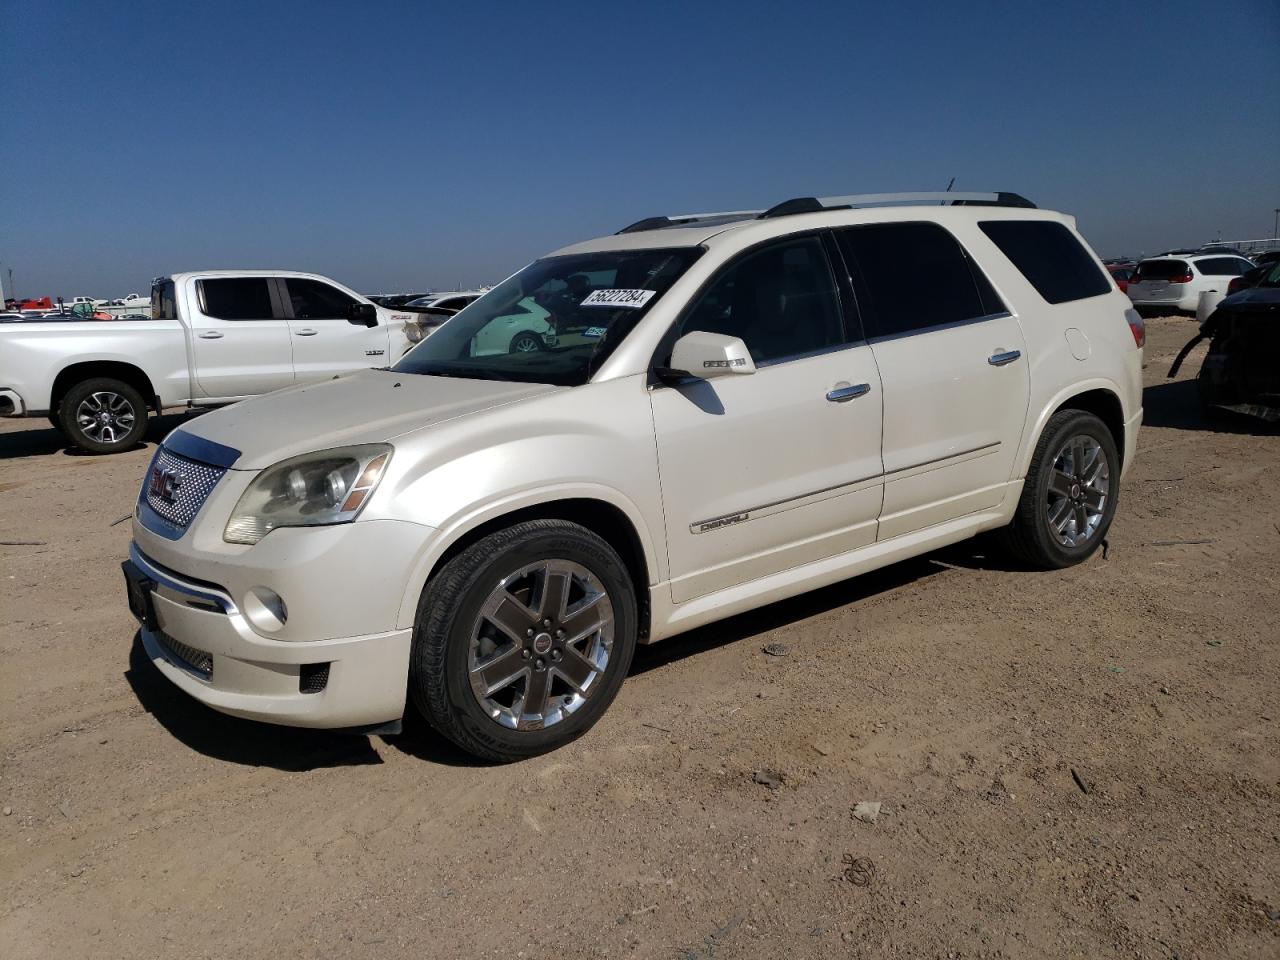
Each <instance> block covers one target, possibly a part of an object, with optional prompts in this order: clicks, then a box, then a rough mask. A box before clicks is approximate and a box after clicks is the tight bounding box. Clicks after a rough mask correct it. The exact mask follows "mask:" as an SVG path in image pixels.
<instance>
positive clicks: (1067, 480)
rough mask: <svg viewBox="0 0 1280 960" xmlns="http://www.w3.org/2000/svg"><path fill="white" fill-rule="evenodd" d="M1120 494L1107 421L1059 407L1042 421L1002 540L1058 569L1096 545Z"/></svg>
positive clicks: (1082, 557)
mask: <svg viewBox="0 0 1280 960" xmlns="http://www.w3.org/2000/svg"><path fill="white" fill-rule="evenodd" d="M1119 495H1120V456H1119V454H1118V453H1117V451H1116V443H1115V439H1114V438H1113V437H1112V436H1111V431H1110V430H1108V429H1107V426H1106V424H1104V423H1103V422H1102V421H1101V420H1099V419H1098V418H1097V417H1096V416H1094V415H1093V414H1091V413H1086V412H1085V411H1083V410H1059V411H1058V412H1057V413H1055V414H1054V415H1053V416H1052V417H1050V418H1049V422H1048V423H1047V424H1045V428H1044V432H1043V433H1041V435H1040V440H1039V442H1038V443H1037V444H1036V449H1035V453H1034V454H1033V455H1032V457H1031V469H1029V470H1028V471H1027V479H1026V482H1025V483H1024V484H1023V487H1022V497H1021V499H1020V500H1019V501H1018V509H1017V512H1016V513H1015V514H1014V518H1013V522H1012V523H1011V524H1010V525H1009V526H1008V528H1007V529H1006V532H1005V536H1006V541H1007V543H1008V545H1009V547H1010V549H1011V550H1012V551H1013V553H1014V554H1015V555H1016V556H1017V557H1019V558H1020V559H1021V560H1024V561H1025V562H1027V563H1029V564H1031V565H1032V566H1036V567H1044V568H1047V569H1051V570H1053V569H1060V568H1062V567H1069V566H1071V565H1073V564H1076V563H1080V562H1081V561H1082V560H1085V559H1086V558H1088V557H1089V556H1090V555H1091V554H1092V553H1093V551H1095V550H1097V549H1098V546H1099V545H1100V544H1101V543H1102V540H1103V538H1104V537H1105V536H1106V535H1107V530H1108V528H1109V527H1110V526H1111V519H1112V517H1114V516H1115V512H1116V500H1117V499H1118V497H1119Z"/></svg>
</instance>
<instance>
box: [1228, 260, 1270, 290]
mask: <svg viewBox="0 0 1280 960" xmlns="http://www.w3.org/2000/svg"><path fill="white" fill-rule="evenodd" d="M1250 259H1251V260H1252V261H1253V262H1254V263H1256V264H1257V266H1256V267H1254V268H1253V269H1252V270H1249V271H1247V272H1246V273H1242V274H1240V276H1238V277H1235V278H1233V279H1232V281H1231V282H1230V283H1229V284H1227V295H1228V296H1230V295H1231V294H1233V293H1239V292H1240V291H1241V290H1248V289H1249V288H1250V287H1256V286H1257V285H1258V284H1260V283H1261V282H1262V281H1263V278H1265V277H1266V276H1267V275H1268V274H1269V273H1270V272H1271V268H1272V267H1274V266H1275V265H1276V264H1277V263H1280V250H1268V251H1266V252H1264V253H1259V254H1255V255H1254V256H1253V257H1250Z"/></svg>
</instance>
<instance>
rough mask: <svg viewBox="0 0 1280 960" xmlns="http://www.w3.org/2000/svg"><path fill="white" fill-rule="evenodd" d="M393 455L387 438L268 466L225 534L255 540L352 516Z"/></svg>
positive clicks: (242, 540)
mask: <svg viewBox="0 0 1280 960" xmlns="http://www.w3.org/2000/svg"><path fill="white" fill-rule="evenodd" d="M390 460H391V447H390V446H388V445H387V444H385V443H368V444H361V445H360V446H358V447H336V448H334V449H333V450H319V451H317V452H315V453H304V454H303V455H302V456H300V457H292V458H290V459H288V460H282V461H280V462H279V463H277V464H275V465H274V466H270V467H267V469H266V470H263V471H262V473H261V474H259V475H258V477H257V479H256V480H254V481H253V483H251V484H249V489H248V490H246V491H245V492H244V495H243V496H241V497H240V502H239V503H237V504H236V508H235V510H233V511H232V512H231V519H230V520H228V521H227V529H226V530H225V531H224V532H223V534H222V539H223V540H225V541H227V543H250V544H252V543H257V542H258V541H259V540H261V539H262V538H263V537H265V536H266V535H267V534H268V533H270V532H271V531H272V530H274V529H275V528H276V527H314V526H321V525H324V524H330V523H347V522H349V521H351V520H354V519H355V518H356V516H357V515H358V514H359V513H360V510H361V508H362V507H364V505H365V504H366V503H367V502H368V500H369V498H370V497H371V496H372V495H373V491H374V489H375V488H376V487H377V486H378V481H379V480H381V479H382V475H383V474H384V473H385V472H386V467H387V463H388V462H389V461H390Z"/></svg>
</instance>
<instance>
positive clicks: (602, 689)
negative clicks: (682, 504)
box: [409, 520, 638, 761]
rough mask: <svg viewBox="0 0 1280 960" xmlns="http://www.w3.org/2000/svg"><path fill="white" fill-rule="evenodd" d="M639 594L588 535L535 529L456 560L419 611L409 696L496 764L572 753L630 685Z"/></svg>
mask: <svg viewBox="0 0 1280 960" xmlns="http://www.w3.org/2000/svg"><path fill="white" fill-rule="evenodd" d="M637 625H638V619H637V613H636V596H635V587H634V585H633V584H632V581H631V577H630V575H629V574H628V572H627V568H626V566H625V564H623V562H622V560H621V558H620V557H619V556H618V554H617V552H616V551H614V549H613V548H612V547H611V546H610V545H609V544H608V543H606V542H605V541H604V540H602V539H601V538H600V537H598V536H596V535H595V534H594V533H592V532H591V531H590V530H587V529H586V528H585V527H582V526H579V525H578V524H575V523H568V522H566V521H561V520H530V521H526V522H523V523H519V524H516V525H514V526H512V527H509V528H507V529H505V530H499V531H497V532H496V533H492V534H490V535H488V536H486V537H484V538H482V539H480V540H478V541H477V542H476V543H474V544H472V545H471V546H470V547H468V548H467V549H465V550H463V551H462V552H461V553H459V554H458V555H457V556H455V557H453V558H452V559H451V560H449V562H448V563H446V564H445V565H444V566H443V567H442V568H441V569H440V570H439V571H438V572H437V573H436V574H435V575H433V576H432V578H431V579H430V580H429V581H428V582H427V586H426V588H425V589H424V590H423V592H422V599H421V601H420V602H419V605H418V616H417V619H416V622H415V627H414V637H413V652H412V656H411V659H410V664H409V690H410V694H411V695H412V697H413V700H414V702H415V703H416V704H417V706H418V709H419V710H420V711H421V712H422V714H423V715H424V716H425V717H426V718H427V720H428V721H429V722H430V723H431V725H432V726H433V727H435V728H436V729H437V730H439V731H440V732H441V733H443V734H444V735H445V736H446V737H448V738H449V739H450V740H452V741H453V742H454V743H456V744H458V746H460V747H462V748H463V749H464V750H467V751H468V752H470V753H473V754H475V755H477V756H480V757H484V758H485V759H489V760H498V761H511V760H519V759H522V758H524V757H530V756H535V755H537V754H540V753H545V752H547V751H548V750H554V749H555V748H557V747H560V746H563V745H564V744H566V743H568V742H569V741H571V740H574V739H576V738H577V737H579V736H581V735H582V734H583V733H585V732H586V731H587V730H588V729H590V727H591V726H592V725H593V724H594V723H595V722H596V721H597V720H598V719H600V716H601V715H602V714H603V713H604V711H605V710H606V709H607V708H608V706H609V704H610V703H611V702H612V701H613V698H614V697H615V696H616V695H617V693H618V688H619V687H620V686H621V685H622V682H623V680H624V679H625V678H626V675H627V671H628V670H629V669H630V666H631V657H632V655H633V653H634V652H635V645H636V634H637Z"/></svg>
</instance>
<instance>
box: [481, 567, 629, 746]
mask: <svg viewBox="0 0 1280 960" xmlns="http://www.w3.org/2000/svg"><path fill="white" fill-rule="evenodd" d="M613 630H614V617H613V604H612V603H611V602H610V600H609V595H608V593H607V592H605V589H604V586H603V585H602V584H601V583H600V580H599V579H598V578H597V577H596V576H595V575H594V574H592V573H591V571H589V570H587V568H586V567H583V566H581V565H580V564H577V563H573V562H572V561H570V560H542V561H539V562H537V563H533V564H530V565H528V566H526V567H522V568H521V569H519V570H517V571H516V572H515V573H513V574H511V575H510V576H509V577H507V578H505V579H504V580H503V581H502V582H501V583H499V584H498V585H497V586H496V587H494V589H493V592H492V593H490V594H489V596H488V598H487V599H486V600H485V602H484V605H483V606H482V607H481V609H480V615H479V616H478V617H477V618H476V622H475V626H474V627H473V629H472V632H471V646H470V650H469V652H468V657H467V669H468V671H469V673H470V679H471V691H472V693H474V694H475V697H476V700H477V701H478V702H479V704H480V707H481V708H482V709H483V710H484V712H485V713H487V714H488V715H489V717H490V718H492V719H493V720H495V721H497V722H498V723H500V724H502V725H503V726H504V727H508V728H510V729H512V730H539V729H542V728H544V727H550V726H552V725H554V724H556V723H559V722H560V721H562V720H564V719H565V718H566V717H568V716H569V715H570V714H571V713H573V712H574V711H575V710H577V709H578V708H580V707H581V706H582V705H583V704H584V703H586V701H587V699H588V698H589V697H590V696H591V695H592V694H593V693H595V692H596V690H597V689H598V688H599V687H600V686H601V683H602V681H603V679H604V672H605V668H606V667H607V666H608V664H609V655H610V653H611V652H612V650H613Z"/></svg>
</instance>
